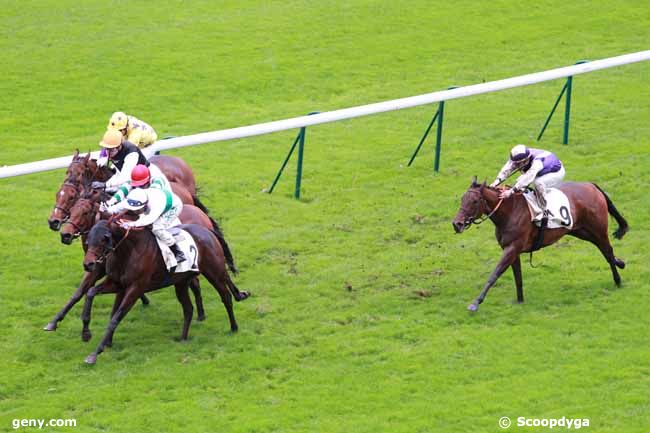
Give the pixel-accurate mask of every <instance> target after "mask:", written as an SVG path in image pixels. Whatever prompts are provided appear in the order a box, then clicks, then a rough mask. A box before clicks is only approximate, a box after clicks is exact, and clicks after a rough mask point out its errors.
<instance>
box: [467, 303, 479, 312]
mask: <svg viewBox="0 0 650 433" xmlns="http://www.w3.org/2000/svg"><path fill="white" fill-rule="evenodd" d="M467 309H468V310H469V311H472V312H474V311H478V305H476V304H475V303H471V304H469V305H468V306H467Z"/></svg>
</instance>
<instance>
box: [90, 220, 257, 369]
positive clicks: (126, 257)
mask: <svg viewBox="0 0 650 433" xmlns="http://www.w3.org/2000/svg"><path fill="white" fill-rule="evenodd" d="M180 227H181V228H183V229H184V230H185V231H187V232H188V233H189V234H190V235H191V236H192V237H193V238H194V241H195V242H196V246H197V250H198V251H197V253H198V259H197V264H198V266H199V269H200V273H201V274H202V275H203V276H204V277H205V278H206V279H207V280H208V281H209V282H210V284H212V286H214V288H215V289H216V290H217V292H218V293H219V295H220V296H221V301H222V302H223V304H224V306H225V308H226V311H227V312H228V318H229V320H230V329H231V331H232V332H235V331H237V329H238V326H237V322H236V320H235V314H234V312H233V303H232V297H233V296H234V297H235V300H236V301H241V300H244V299H246V298H248V296H249V294H248V292H240V291H239V289H238V288H237V286H236V285H235V283H233V281H232V280H231V279H230V276H229V275H228V270H227V268H226V262H225V257H224V253H223V249H222V248H221V244H220V243H219V240H218V239H217V237H216V236H215V234H214V232H213V231H212V230H208V229H206V228H204V227H201V226H199V225H195V224H189V225H183V226H180ZM102 263H105V267H106V270H107V272H108V276H109V277H110V278H111V279H112V280H113V281H115V282H116V283H118V284H119V285H120V286H121V287H123V288H124V290H123V291H121V292H118V295H117V298H116V306H117V308H116V309H115V313H114V314H113V317H112V318H111V321H110V324H109V325H108V328H107V330H106V333H105V335H104V338H103V339H102V341H101V342H100V343H99V345H98V346H97V349H96V350H95V351H94V352H93V353H91V354H90V355H88V357H87V358H86V363H88V364H94V363H95V362H96V361H97V356H98V355H99V354H100V353H102V352H103V351H104V348H105V347H106V345H107V343H108V342H110V341H111V340H112V337H113V333H114V332H115V329H116V328H117V326H118V325H119V323H120V322H121V320H122V319H123V318H124V317H125V316H126V315H127V314H128V312H129V310H130V309H131V307H132V306H133V304H134V303H135V301H136V300H137V299H138V298H139V297H140V296H141V295H142V294H144V293H145V292H146V291H148V290H152V289H153V288H161V287H166V286H169V285H172V284H173V285H174V286H175V288H176V297H177V299H178V301H179V302H180V304H181V305H182V307H183V319H184V320H183V331H182V333H181V339H182V340H186V339H187V337H188V333H189V328H190V324H191V322H192V312H193V311H192V310H193V308H192V302H191V301H190V299H189V295H188V291H187V289H188V284H189V282H190V280H191V279H192V278H194V277H195V276H196V275H197V272H191V271H190V272H183V273H177V274H172V275H171V276H170V274H169V273H168V272H167V268H166V266H165V263H164V261H163V258H162V255H161V254H160V253H159V252H158V245H157V243H156V240H155V238H154V236H153V234H152V233H151V232H150V231H149V230H133V229H131V230H124V229H122V228H121V227H120V226H119V225H118V224H116V223H115V222H114V221H112V220H111V219H109V220H108V221H99V222H98V223H97V224H95V225H94V226H93V228H92V229H91V230H90V233H89V234H88V251H87V252H86V255H85V257H84V263H83V264H84V269H85V270H86V271H88V272H92V271H93V270H94V269H95V268H96V267H98V266H102Z"/></svg>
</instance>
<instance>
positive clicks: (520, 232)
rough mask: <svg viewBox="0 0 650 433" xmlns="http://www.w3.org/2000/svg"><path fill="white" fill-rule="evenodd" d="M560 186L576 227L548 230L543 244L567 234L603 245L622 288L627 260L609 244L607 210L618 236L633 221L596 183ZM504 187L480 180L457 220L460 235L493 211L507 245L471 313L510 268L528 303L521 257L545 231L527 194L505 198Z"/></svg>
mask: <svg viewBox="0 0 650 433" xmlns="http://www.w3.org/2000/svg"><path fill="white" fill-rule="evenodd" d="M559 189H560V190H562V192H563V193H564V194H566V196H567V197H568V199H569V202H570V203H571V215H572V217H573V228H572V229H571V230H569V229H566V228H554V229H545V230H544V236H543V242H542V243H541V245H540V246H539V247H540V248H543V247H546V246H549V245H551V244H553V243H554V242H556V241H557V240H558V239H560V238H561V237H562V236H564V235H566V234H568V235H571V236H575V237H577V238H579V239H583V240H585V241H589V242H591V243H592V244H594V245H595V246H596V247H598V249H599V250H600V252H601V253H602V254H603V256H605V260H607V263H609V266H610V268H611V270H612V275H613V277H614V282H615V283H616V285H617V286H620V284H621V277H620V275H619V274H618V270H617V269H616V268H617V267H619V268H621V269H623V268H624V267H625V262H623V260H621V259H619V258H617V257H615V256H614V250H613V248H612V246H611V244H610V243H609V238H608V236H607V226H608V222H609V221H608V217H607V214H608V213H609V214H611V215H612V216H613V217H614V219H615V220H616V222H617V223H618V225H619V227H618V229H617V230H616V231H615V232H614V237H615V238H616V239H621V238H622V237H623V235H625V233H626V232H627V231H628V230H629V227H628V224H627V221H625V218H623V216H621V214H620V213H619V212H618V210H617V209H616V207H615V206H614V203H612V201H611V200H610V199H609V197H608V196H607V194H605V192H604V191H603V190H601V189H600V188H599V187H598V185H596V184H594V183H573V182H571V183H563V184H562V185H561V186H560V188H559ZM500 191H501V190H499V189H496V188H492V187H489V186H487V185H486V184H485V182H483V183H482V184H478V183H476V178H474V179H473V181H472V184H471V185H470V187H469V189H468V190H467V192H465V194H464V195H463V198H462V199H461V204H460V210H459V211H458V214H457V215H456V218H454V221H453V223H452V224H453V226H454V230H455V231H456V233H461V232H462V231H464V230H465V229H466V228H467V227H469V226H470V225H471V224H472V223H475V224H480V223H481V222H482V221H483V220H479V221H477V219H478V218H480V217H481V216H482V215H487V217H489V218H490V219H491V220H492V222H493V223H494V225H495V226H496V233H495V234H496V238H497V242H499V245H500V246H501V248H502V249H503V255H502V256H501V260H500V261H499V263H498V264H497V266H496V268H495V269H494V271H493V272H492V274H491V275H490V277H489V278H488V281H487V283H486V284H485V286H483V290H482V291H481V293H480V294H479V296H478V297H477V298H476V299H475V300H474V301H473V302H472V303H471V304H470V305H469V306H468V307H467V308H468V310H470V311H476V310H478V306H479V304H481V303H482V302H483V300H484V299H485V296H486V295H487V292H488V290H489V289H490V287H492V285H493V284H494V283H495V282H496V280H497V279H498V278H499V277H500V276H501V274H503V272H504V271H505V270H506V269H508V267H512V272H513V274H514V277H515V285H516V287H517V302H519V303H521V302H524V292H523V282H522V277H521V262H520V259H519V255H520V254H521V253H525V252H532V251H533V250H534V246H536V245H535V244H536V242H535V241H536V240H537V237H538V232H539V229H538V227H537V226H536V225H534V224H533V223H532V222H531V220H530V212H529V210H528V204H527V202H526V199H525V198H524V196H523V194H519V193H518V194H514V195H512V196H511V197H509V198H507V199H504V200H500V199H499V192H500ZM487 217H486V218H487Z"/></svg>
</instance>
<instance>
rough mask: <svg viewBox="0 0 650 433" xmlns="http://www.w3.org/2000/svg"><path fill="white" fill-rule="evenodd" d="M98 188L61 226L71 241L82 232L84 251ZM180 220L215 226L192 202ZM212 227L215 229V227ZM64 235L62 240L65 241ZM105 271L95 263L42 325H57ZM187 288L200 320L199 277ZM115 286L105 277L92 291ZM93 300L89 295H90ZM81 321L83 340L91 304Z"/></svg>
mask: <svg viewBox="0 0 650 433" xmlns="http://www.w3.org/2000/svg"><path fill="white" fill-rule="evenodd" d="M99 196H100V193H99V191H96V190H95V191H93V192H91V193H89V194H88V195H87V197H86V198H82V199H79V200H77V202H76V203H75V205H74V206H73V207H72V209H71V210H70V218H69V220H68V221H66V222H65V223H64V225H63V227H62V228H61V239H62V242H64V243H71V242H72V240H73V239H75V238H77V237H79V236H81V240H82V242H81V244H82V248H83V250H84V253H85V252H86V251H87V249H88V244H87V236H88V232H89V231H90V229H91V228H92V226H93V224H94V223H95V219H96V215H97V211H98V207H99V199H98V197H99ZM179 219H180V220H181V222H183V223H186V224H199V225H202V226H204V227H206V228H208V229H211V230H212V229H215V227H216V229H218V226H216V222H215V221H214V220H213V219H212V218H210V217H209V216H207V215H206V214H205V213H203V211H201V210H200V209H199V208H197V207H195V206H192V205H184V206H183V210H182V212H181V214H180V216H179ZM216 229H215V230H216ZM64 239H65V241H64ZM105 275H106V272H105V270H104V269H103V268H102V267H101V266H97V267H96V268H95V269H94V270H93V272H86V273H85V274H84V277H83V278H82V280H81V283H80V284H79V287H78V288H77V290H76V291H75V292H74V293H73V294H72V296H71V297H70V299H69V300H68V302H67V303H66V305H65V306H64V307H63V308H62V309H61V310H60V311H59V312H58V313H57V314H56V315H55V316H54V318H53V319H52V320H51V321H50V322H49V323H48V324H47V325H46V326H45V327H44V328H43V329H44V330H45V331H55V330H56V328H57V325H58V322H60V321H61V320H63V319H64V318H65V316H66V315H67V314H68V311H70V309H71V308H72V307H73V306H74V305H75V304H76V303H77V302H79V300H80V299H81V298H82V297H83V296H84V295H85V294H87V293H88V291H89V290H90V289H91V288H93V286H95V284H96V283H97V281H99V280H100V279H101V278H103V277H104V276H105ZM190 288H191V289H192V292H193V293H194V298H195V301H196V306H197V313H198V320H199V321H200V320H203V319H204V318H205V311H204V309H203V301H202V297H201V291H200V287H199V283H198V281H192V282H191V284H190ZM114 290H116V289H115V288H114V287H113V285H112V282H111V284H107V281H104V282H103V283H102V284H100V285H99V286H98V287H97V288H96V289H95V290H94V291H93V296H94V293H114ZM91 301H92V298H91ZM143 303H145V304H146V303H148V301H146V297H143ZM82 321H83V330H82V332H81V338H82V340H83V341H88V340H90V338H91V337H92V334H91V332H90V329H89V324H90V306H89V307H88V308H87V309H86V308H84V313H83V314H82Z"/></svg>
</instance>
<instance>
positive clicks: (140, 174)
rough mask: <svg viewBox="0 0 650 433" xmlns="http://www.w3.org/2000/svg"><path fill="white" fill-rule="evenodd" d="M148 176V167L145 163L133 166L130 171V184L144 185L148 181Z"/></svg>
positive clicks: (149, 176) (149, 175)
mask: <svg viewBox="0 0 650 433" xmlns="http://www.w3.org/2000/svg"><path fill="white" fill-rule="evenodd" d="M150 178H151V174H150V173H149V168H148V167H147V166H146V165H142V164H138V165H136V166H135V167H133V171H132V172H131V186H142V185H145V184H147V183H149V179H150Z"/></svg>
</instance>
